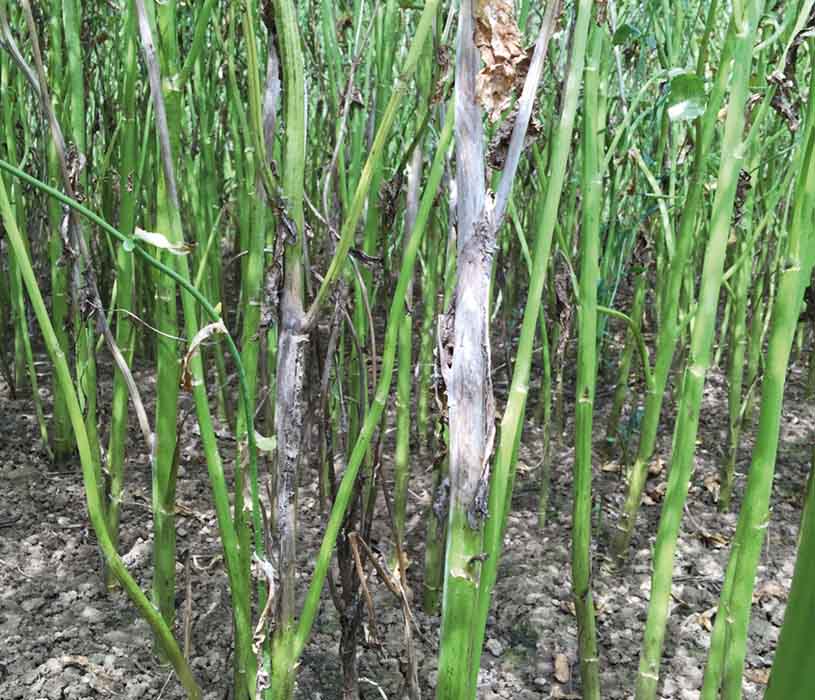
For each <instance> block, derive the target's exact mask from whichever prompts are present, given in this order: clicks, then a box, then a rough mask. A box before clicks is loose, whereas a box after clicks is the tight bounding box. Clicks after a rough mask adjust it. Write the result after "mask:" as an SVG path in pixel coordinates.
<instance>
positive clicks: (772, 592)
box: [753, 581, 787, 603]
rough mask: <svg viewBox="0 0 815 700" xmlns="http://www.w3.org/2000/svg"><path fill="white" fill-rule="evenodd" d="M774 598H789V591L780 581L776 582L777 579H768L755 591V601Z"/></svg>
mask: <svg viewBox="0 0 815 700" xmlns="http://www.w3.org/2000/svg"><path fill="white" fill-rule="evenodd" d="M773 598H776V599H777V600H786V599H787V591H786V590H784V587H783V586H782V585H781V584H780V583H776V582H775V581H767V582H766V583H762V584H761V585H760V586H759V587H758V588H756V590H755V591H754V592H753V602H754V603H755V602H759V601H764V600H772V599H773Z"/></svg>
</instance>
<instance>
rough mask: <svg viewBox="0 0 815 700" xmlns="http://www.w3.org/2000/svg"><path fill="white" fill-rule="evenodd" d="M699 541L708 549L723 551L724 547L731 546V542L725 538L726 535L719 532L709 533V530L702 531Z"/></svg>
mask: <svg viewBox="0 0 815 700" xmlns="http://www.w3.org/2000/svg"><path fill="white" fill-rule="evenodd" d="M698 535H699V539H700V540H702V542H703V543H704V544H705V546H707V547H713V548H715V549H721V548H722V547H726V546H727V545H728V544H730V540H729V539H728V538H727V537H725V536H724V535H721V534H719V533H718V532H708V531H707V530H701V531H700V532H699V533H698Z"/></svg>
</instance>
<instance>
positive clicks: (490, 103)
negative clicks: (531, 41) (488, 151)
mask: <svg viewBox="0 0 815 700" xmlns="http://www.w3.org/2000/svg"><path fill="white" fill-rule="evenodd" d="M474 15H475V23H476V27H475V44H476V46H477V47H478V49H479V51H480V52H481V60H482V62H483V64H484V65H483V66H482V68H481V71H480V72H479V73H478V77H477V78H476V94H477V95H478V100H479V102H480V103H481V106H482V107H484V109H486V110H487V113H488V114H489V117H490V119H491V120H492V121H497V120H498V119H499V118H500V117H501V113H502V112H503V111H504V110H505V109H506V108H507V107H508V106H509V104H510V102H511V101H512V96H513V94H514V93H515V91H516V89H517V88H518V86H519V85H522V83H523V80H524V78H525V75H526V70H525V66H528V56H527V52H526V51H525V50H524V49H523V47H522V45H521V42H522V41H523V36H522V34H521V31H520V29H519V28H518V22H517V21H516V19H515V11H514V7H513V3H512V2H511V0H479V1H478V2H477V3H476V7H475V12H474Z"/></svg>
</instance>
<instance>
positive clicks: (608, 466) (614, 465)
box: [600, 462, 620, 472]
mask: <svg viewBox="0 0 815 700" xmlns="http://www.w3.org/2000/svg"><path fill="white" fill-rule="evenodd" d="M600 469H602V470H603V471H604V472H619V471H620V463H619V462H606V463H605V464H603V466H602V467H600Z"/></svg>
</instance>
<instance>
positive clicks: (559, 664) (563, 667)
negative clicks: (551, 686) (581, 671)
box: [555, 654, 572, 683]
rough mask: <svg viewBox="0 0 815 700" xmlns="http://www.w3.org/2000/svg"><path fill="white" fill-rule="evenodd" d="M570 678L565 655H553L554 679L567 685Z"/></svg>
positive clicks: (570, 673) (567, 660) (570, 674)
mask: <svg viewBox="0 0 815 700" xmlns="http://www.w3.org/2000/svg"><path fill="white" fill-rule="evenodd" d="M571 676H572V672H571V669H570V668H569V659H568V658H567V657H566V654H555V678H556V679H557V681H558V683H568V682H569V679H570V678H571Z"/></svg>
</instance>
